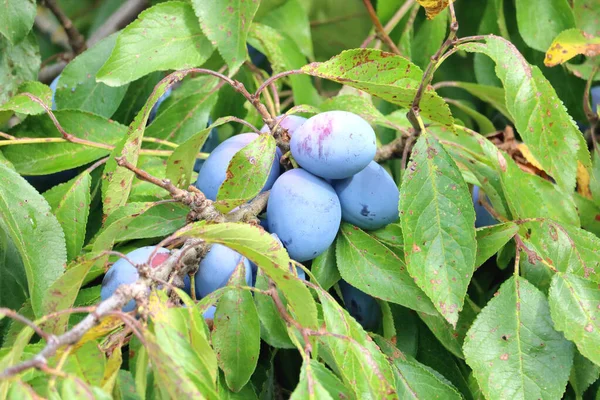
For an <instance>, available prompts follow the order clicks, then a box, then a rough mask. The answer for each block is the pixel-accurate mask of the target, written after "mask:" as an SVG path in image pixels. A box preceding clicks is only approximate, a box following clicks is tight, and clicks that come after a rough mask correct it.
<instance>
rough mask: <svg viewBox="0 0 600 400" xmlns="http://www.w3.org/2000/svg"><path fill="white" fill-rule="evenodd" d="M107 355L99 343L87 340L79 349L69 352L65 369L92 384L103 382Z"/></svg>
mask: <svg viewBox="0 0 600 400" xmlns="http://www.w3.org/2000/svg"><path fill="white" fill-rule="evenodd" d="M105 367H106V357H105V356H104V353H103V352H101V351H100V349H99V348H98V344H97V343H94V342H87V343H86V344H84V345H83V346H81V347H80V348H79V349H77V351H75V352H73V353H71V354H69V356H68V357H67V358H66V362H65V365H64V370H65V372H67V373H72V374H75V375H76V376H78V377H80V378H82V379H84V380H85V381H86V382H87V383H89V384H90V385H94V386H98V385H100V384H102V379H103V378H104V369H105Z"/></svg>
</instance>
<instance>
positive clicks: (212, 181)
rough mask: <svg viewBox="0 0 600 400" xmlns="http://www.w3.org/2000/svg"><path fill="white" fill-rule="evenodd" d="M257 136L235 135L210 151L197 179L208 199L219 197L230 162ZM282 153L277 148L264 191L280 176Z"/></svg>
mask: <svg viewBox="0 0 600 400" xmlns="http://www.w3.org/2000/svg"><path fill="white" fill-rule="evenodd" d="M257 137H258V135H257V134H256V133H243V134H241V135H236V136H233V137H231V138H229V139H227V140H225V141H224V142H223V143H221V144H220V145H218V146H217V147H216V148H215V149H214V151H213V152H212V153H210V156H208V158H207V159H206V161H205V162H204V164H203V165H202V168H200V172H199V173H198V180H197V181H196V187H197V188H198V189H200V190H201V191H202V193H204V195H205V196H206V197H207V198H208V199H210V200H213V201H214V200H216V199H217V193H218V192H219V188H220V187H221V184H222V183H223V181H225V177H226V174H227V167H228V166H229V162H230V161H231V159H232V158H233V156H234V155H235V154H236V153H237V152H238V151H239V150H240V149H242V148H243V147H245V146H246V145H247V144H248V143H250V142H251V141H252V140H254V139H256V138H257ZM280 154H281V152H280V151H279V149H277V154H276V156H275V158H274V160H273V166H272V167H271V172H270V173H269V176H268V177H267V182H266V183H265V186H264V187H263V189H262V190H263V191H265V190H269V189H270V188H271V186H273V183H274V182H275V180H276V179H277V177H278V176H279V158H280V157H281V156H280Z"/></svg>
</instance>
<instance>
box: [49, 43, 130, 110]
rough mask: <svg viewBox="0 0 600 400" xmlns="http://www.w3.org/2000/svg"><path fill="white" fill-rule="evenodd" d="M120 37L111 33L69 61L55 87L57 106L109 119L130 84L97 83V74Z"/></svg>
mask: <svg viewBox="0 0 600 400" xmlns="http://www.w3.org/2000/svg"><path fill="white" fill-rule="evenodd" d="M117 37H118V35H117V34H113V35H110V36H109V37H107V38H105V39H103V40H102V41H100V42H98V43H97V44H96V45H94V47H92V48H90V49H88V50H86V51H84V52H83V53H81V54H80V55H78V56H77V57H75V59H74V60H72V61H71V62H70V63H69V64H67V66H66V67H65V69H64V70H63V71H62V72H61V74H60V79H59V80H58V85H57V87H56V94H55V102H56V108H58V109H61V108H70V109H78V110H82V111H89V112H91V113H93V114H98V115H100V116H103V117H106V118H110V117H111V116H112V115H113V114H114V113H115V111H117V109H118V108H119V105H120V104H121V101H122V100H123V98H124V97H125V93H126V92H127V89H128V87H129V85H123V86H120V87H110V86H107V85H106V84H104V83H101V82H96V73H98V71H99V70H100V68H101V67H102V65H103V64H104V63H105V62H106V60H107V59H108V57H109V56H110V54H111V52H112V50H113V48H114V47H115V43H116V41H117Z"/></svg>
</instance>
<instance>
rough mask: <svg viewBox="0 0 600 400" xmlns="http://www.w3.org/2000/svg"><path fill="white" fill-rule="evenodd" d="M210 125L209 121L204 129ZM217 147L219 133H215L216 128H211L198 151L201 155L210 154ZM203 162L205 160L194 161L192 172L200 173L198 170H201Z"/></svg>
mask: <svg viewBox="0 0 600 400" xmlns="http://www.w3.org/2000/svg"><path fill="white" fill-rule="evenodd" d="M211 124H212V121H211V120H210V119H209V120H208V123H207V124H206V127H209V126H210V125H211ZM218 145H219V133H218V131H217V128H212V129H211V130H210V133H209V134H208V138H207V139H206V141H205V142H204V144H203V145H202V148H201V149H200V151H201V152H203V153H210V152H212V151H213V150H214V149H216V148H217V146H218ZM204 161H206V160H204V159H201V158H198V159H197V160H196V162H195V163H194V171H196V172H200V168H202V165H203V164H204Z"/></svg>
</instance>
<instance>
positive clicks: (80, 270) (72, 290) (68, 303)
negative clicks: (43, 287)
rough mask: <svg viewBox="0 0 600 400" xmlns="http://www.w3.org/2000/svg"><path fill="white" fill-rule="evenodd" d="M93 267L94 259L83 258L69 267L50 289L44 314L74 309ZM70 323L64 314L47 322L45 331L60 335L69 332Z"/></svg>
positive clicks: (67, 315) (67, 316)
mask: <svg viewBox="0 0 600 400" xmlns="http://www.w3.org/2000/svg"><path fill="white" fill-rule="evenodd" d="M92 265H94V260H93V259H86V258H82V259H80V260H78V261H77V262H75V263H72V264H71V265H70V266H69V268H68V269H67V270H66V271H65V273H64V274H63V275H61V276H60V277H59V278H58V279H57V280H56V281H55V282H54V283H53V284H52V285H51V286H50V287H49V289H48V294H47V295H46V299H45V301H44V314H49V313H53V312H57V311H62V310H66V309H69V308H71V307H73V304H74V302H75V299H76V298H77V294H78V293H79V289H81V286H82V285H83V282H84V279H85V278H86V276H87V273H88V272H89V271H90V269H91V267H92ZM68 322H69V314H62V315H59V316H57V317H55V318H52V319H50V320H49V321H47V322H46V323H45V324H44V330H45V331H47V332H48V333H52V334H55V335H60V334H63V333H65V332H66V331H67V325H68Z"/></svg>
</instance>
